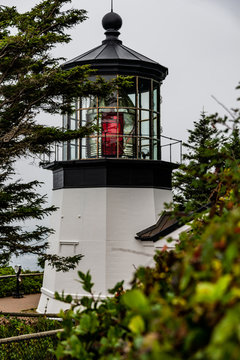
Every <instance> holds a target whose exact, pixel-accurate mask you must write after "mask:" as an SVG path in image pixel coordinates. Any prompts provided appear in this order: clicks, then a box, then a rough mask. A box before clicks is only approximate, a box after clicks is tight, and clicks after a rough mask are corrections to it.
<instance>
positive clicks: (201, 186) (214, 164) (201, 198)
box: [173, 113, 221, 211]
mask: <svg viewBox="0 0 240 360" xmlns="http://www.w3.org/2000/svg"><path fill="white" fill-rule="evenodd" d="M188 132H189V137H188V142H187V143H186V144H184V146H185V147H186V149H187V152H186V154H184V155H183V160H184V163H183V164H182V165H181V166H180V167H179V169H178V170H177V171H176V172H175V173H174V176H173V188H174V191H175V193H174V202H175V204H176V206H177V207H178V208H179V209H184V210H186V211H190V210H197V209H199V208H200V207H201V206H202V205H206V204H207V203H208V202H209V201H210V199H211V195H212V192H213V190H214V188H215V187H216V184H213V183H209V181H208V178H207V176H206V175H207V174H209V173H214V172H217V171H218V167H219V153H218V151H219V146H220V144H221V142H220V138H221V136H220V134H219V132H218V131H217V129H216V127H215V126H214V125H213V124H212V122H211V119H210V118H209V117H207V116H206V115H205V113H202V114H201V118H200V120H199V121H198V122H194V129H193V130H188Z"/></svg>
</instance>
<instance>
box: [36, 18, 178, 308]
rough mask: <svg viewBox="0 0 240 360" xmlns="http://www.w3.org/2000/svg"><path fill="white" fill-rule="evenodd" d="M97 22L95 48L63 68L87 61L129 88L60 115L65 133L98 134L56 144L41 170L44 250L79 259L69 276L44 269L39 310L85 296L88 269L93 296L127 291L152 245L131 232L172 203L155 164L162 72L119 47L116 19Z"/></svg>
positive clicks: (166, 175)
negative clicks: (47, 180) (49, 192)
mask: <svg viewBox="0 0 240 360" xmlns="http://www.w3.org/2000/svg"><path fill="white" fill-rule="evenodd" d="M102 24H103V27H104V29H105V30H106V32H105V34H106V39H105V40H104V41H103V42H102V44H101V45H100V46H98V47H96V48H94V49H93V50H90V51H88V52H86V53H84V54H83V55H80V56H78V57H76V58H75V59H73V60H70V61H68V62H67V63H65V64H64V68H65V69H66V70H68V69H71V68H72V67H74V66H77V65H85V64H90V65H91V67H92V68H94V69H97V74H99V75H102V76H103V77H105V78H106V79H112V78H114V77H116V76H118V75H131V76H132V86H131V87H130V88H128V89H127V90H126V89H124V90H119V91H116V92H115V93H114V94H112V95H111V96H109V97H107V98H105V99H102V98H98V97H89V98H78V99H76V103H75V112H74V114H71V115H69V116H64V119H63V126H64V127H65V128H68V129H77V128H78V127H79V126H84V125H86V124H88V123H92V124H96V125H98V129H99V130H98V131H96V132H95V133H93V134H92V135H91V136H88V137H86V138H83V139H81V140H74V141H71V142H68V143H65V144H63V147H62V158H61V161H60V160H58V161H54V162H51V163H49V164H48V165H47V166H46V168H47V169H50V170H52V172H53V204H54V205H55V206H57V207H58V211H56V212H55V213H54V214H53V215H52V219H51V221H52V222H51V227H52V228H54V229H55V233H54V234H53V235H51V237H50V239H49V252H51V253H54V254H58V255H60V256H73V255H74V254H83V255H84V258H83V259H82V260H81V261H80V263H79V265H78V268H77V269H76V270H74V271H69V272H68V273H62V272H56V271H55V270H54V269H52V268H51V267H49V266H46V268H45V271H44V281H43V287H42V294H41V299H40V303H39V306H38V311H39V312H44V311H47V312H51V313H52V312H54V313H56V312H58V311H59V310H60V309H61V308H65V307H66V305H65V304H64V303H61V302H59V301H56V300H55V299H54V293H55V292H56V291H58V292H60V293H61V292H62V291H64V293H65V294H66V295H67V294H71V295H72V296H73V297H80V296H82V295H85V294H84V291H83V290H82V288H81V285H80V284H79V283H78V282H77V279H78V276H77V271H78V270H81V271H83V272H86V271H88V270H90V272H91V275H92V279H93V282H94V284H95V285H94V293H95V294H96V295H100V296H102V297H106V296H107V294H108V289H109V288H112V287H113V286H114V285H115V284H116V283H117V282H118V281H121V280H125V284H126V286H127V285H128V283H129V281H130V280H131V277H132V274H133V272H134V269H135V267H137V266H139V265H145V263H146V262H147V261H149V257H148V256H150V255H151V254H153V252H154V244H153V242H151V241H148V242H144V241H140V240H137V239H136V238H135V236H136V233H138V232H139V231H141V230H142V229H143V228H147V227H149V226H150V225H152V224H154V223H155V222H156V220H157V218H158V216H159V214H160V213H161V211H162V210H163V207H164V203H165V202H169V201H171V198H172V194H171V174H172V170H173V169H174V168H175V167H176V166H175V164H173V163H172V162H171V161H163V160H162V151H161V149H162V144H161V135H160V132H161V121H160V102H161V101H160V99H161V96H160V88H161V84H162V81H163V80H164V79H165V77H166V76H167V73H168V69H167V68H165V67H163V66H162V65H160V64H158V63H157V62H155V61H153V60H150V59H149V58H147V57H145V56H143V55H141V54H139V53H137V52H136V51H134V50H132V49H129V48H127V47H126V46H124V45H123V44H122V42H121V41H120V40H119V38H118V37H119V35H120V33H119V29H120V28H121V26H122V19H121V17H120V16H119V15H118V14H116V13H114V12H110V13H108V14H107V15H105V16H104V18H103V21H102Z"/></svg>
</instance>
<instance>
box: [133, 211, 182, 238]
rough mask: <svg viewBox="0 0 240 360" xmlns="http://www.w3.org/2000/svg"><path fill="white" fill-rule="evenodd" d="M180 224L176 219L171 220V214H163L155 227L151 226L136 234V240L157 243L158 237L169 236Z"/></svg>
mask: <svg viewBox="0 0 240 360" xmlns="http://www.w3.org/2000/svg"><path fill="white" fill-rule="evenodd" d="M181 226H182V224H181V223H180V222H179V217H178V218H176V217H175V218H173V214H172V213H171V212H167V211H166V212H164V213H163V214H162V216H161V217H160V218H159V220H158V221H157V223H156V224H155V225H152V226H150V227H148V228H146V229H144V230H142V231H140V232H138V233H137V235H136V239H138V240H141V241H154V242H155V241H157V240H159V238H160V237H163V236H166V235H169V234H171V233H172V232H173V231H174V230H176V229H178V228H180V227H181Z"/></svg>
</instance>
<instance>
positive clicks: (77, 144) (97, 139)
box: [41, 133, 182, 165]
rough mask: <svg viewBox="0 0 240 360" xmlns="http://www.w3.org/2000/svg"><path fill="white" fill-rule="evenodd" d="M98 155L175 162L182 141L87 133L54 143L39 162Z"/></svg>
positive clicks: (177, 161)
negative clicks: (76, 138)
mask: <svg viewBox="0 0 240 360" xmlns="http://www.w3.org/2000/svg"><path fill="white" fill-rule="evenodd" d="M102 158H114V159H137V160H158V159H161V160H162V161H167V162H171V163H175V164H181V162H182V141H180V140H177V139H174V138H170V137H167V136H163V135H162V136H161V139H157V138H153V137H149V136H135V135H131V134H127V135H123V134H107V133H106V134H103V135H95V134H93V135H90V136H86V137H84V138H82V139H80V140H72V141H69V142H65V143H54V144H52V145H51V146H50V147H49V153H48V154H47V155H44V156H42V157H41V163H42V164H43V165H44V164H48V163H51V162H54V161H67V160H91V159H102Z"/></svg>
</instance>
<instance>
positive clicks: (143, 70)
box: [62, 12, 168, 161]
mask: <svg viewBox="0 0 240 360" xmlns="http://www.w3.org/2000/svg"><path fill="white" fill-rule="evenodd" d="M102 25H103V27H104V29H105V30H106V32H105V35H106V39H105V40H103V42H102V45H100V46H98V47H96V48H94V49H93V50H90V51H89V52H87V53H84V54H83V55H80V56H78V57H77V58H75V59H73V60H70V61H68V62H66V63H65V64H64V69H66V70H68V69H70V68H72V67H74V66H76V65H85V64H89V65H90V66H91V68H93V69H95V70H96V71H97V74H98V75H101V76H103V77H104V78H105V79H106V80H110V79H113V78H114V77H117V76H119V75H127V76H131V80H130V81H131V86H130V87H125V88H124V89H119V90H116V91H115V92H114V93H113V94H111V95H109V96H108V97H106V98H104V99H103V98H99V97H93V96H92V97H88V98H79V99H77V100H76V101H75V103H74V104H73V107H74V109H75V111H73V112H72V114H69V115H64V118H63V127H64V128H65V129H71V130H76V129H78V128H79V127H81V126H86V125H97V129H98V130H97V131H95V132H94V133H93V134H91V136H88V137H86V138H84V139H81V140H72V141H71V142H68V143H65V144H64V146H63V155H62V157H63V159H62V160H65V161H66V160H82V159H99V158H114V159H116V158H117V159H118V158H121V159H139V160H140V159H144V160H161V140H160V139H161V135H160V134H161V119H160V103H161V95H160V87H161V83H162V80H164V79H165V77H166V75H167V73H168V69H167V68H165V67H163V66H161V65H160V64H158V63H157V62H155V61H153V60H150V59H149V58H147V57H145V56H143V55H141V54H139V53H137V52H136V51H134V50H132V49H129V48H127V47H126V46H124V45H123V44H122V41H121V40H119V35H120V33H119V29H120V28H121V26H122V19H121V17H120V16H119V15H118V14H116V13H114V12H110V13H108V14H106V15H105V16H104V17H103V20H102ZM92 79H93V80H94V78H92ZM90 80H91V79H90Z"/></svg>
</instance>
